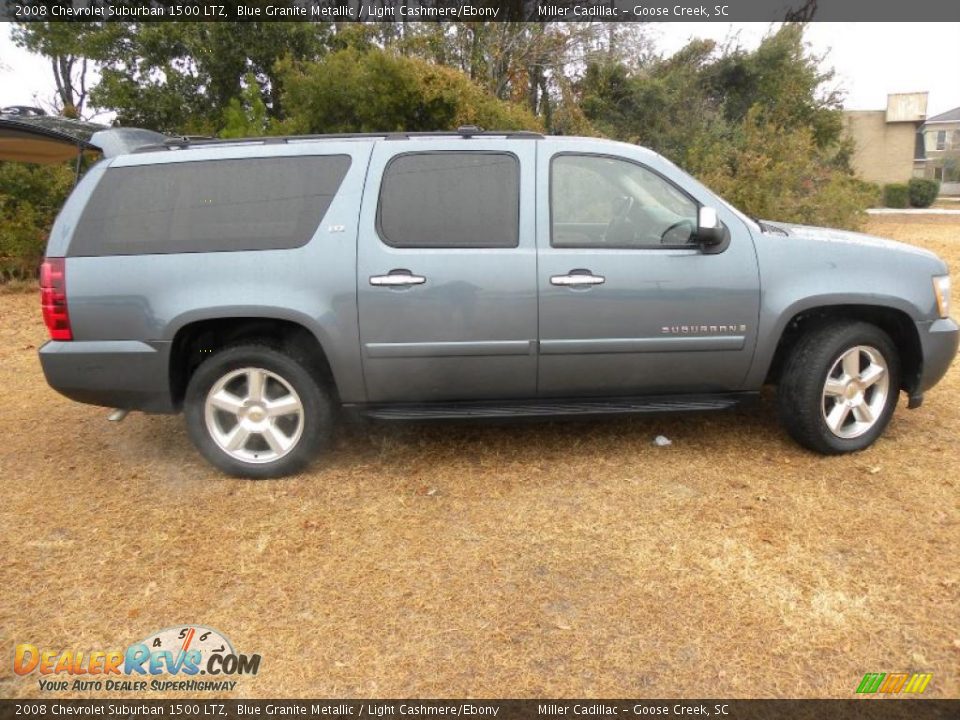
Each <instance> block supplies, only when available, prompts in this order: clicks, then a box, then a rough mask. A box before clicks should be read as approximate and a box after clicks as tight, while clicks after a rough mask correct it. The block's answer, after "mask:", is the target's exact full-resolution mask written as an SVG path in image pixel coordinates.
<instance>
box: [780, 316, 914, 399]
mask: <svg viewBox="0 0 960 720" xmlns="http://www.w3.org/2000/svg"><path fill="white" fill-rule="evenodd" d="M838 321H860V322H867V323H870V324H872V325H875V326H877V327H879V328H880V329H881V330H883V331H884V332H885V333H887V335H889V336H890V339H891V340H892V341H893V344H894V346H895V347H896V348H897V352H898V353H899V356H900V374H901V377H900V384H901V389H902V390H904V391H906V392H907V393H908V394H911V393H913V392H915V391H916V390H917V389H918V388H919V385H920V376H921V371H922V370H923V350H922V346H921V344H920V335H919V333H918V332H917V326H916V324H915V323H914V321H913V319H912V318H911V316H910V315H909V314H908V313H907V312H906V311H904V310H903V309H900V308H896V307H893V306H890V305H873V304H853V303H845V304H825V305H815V306H812V307H807V308H804V309H802V310H798V311H795V312H793V313H792V314H791V315H789V317H788V319H787V320H785V321H784V322H783V323H782V326H781V328H780V333H779V335H778V341H777V345H776V348H775V350H774V352H773V355H772V357H771V358H770V360H769V362H768V364H767V371H766V375H765V379H764V382H765V383H770V384H777V383H778V382H779V380H780V374H781V371H782V370H783V366H784V363H785V361H786V358H787V357H789V355H790V353H791V352H792V351H793V348H794V347H795V346H796V344H797V341H799V339H800V338H801V337H802V336H803V335H804V334H806V333H808V332H810V330H812V329H814V328H819V327H822V326H823V325H826V324H829V323H833V322H838Z"/></svg>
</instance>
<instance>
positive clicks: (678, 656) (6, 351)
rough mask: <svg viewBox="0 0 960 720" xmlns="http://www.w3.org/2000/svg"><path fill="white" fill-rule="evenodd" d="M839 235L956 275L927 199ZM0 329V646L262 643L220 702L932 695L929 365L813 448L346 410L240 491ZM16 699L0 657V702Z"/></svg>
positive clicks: (737, 421)
mask: <svg viewBox="0 0 960 720" xmlns="http://www.w3.org/2000/svg"><path fill="white" fill-rule="evenodd" d="M869 230H870V231H872V232H874V233H877V234H881V235H886V236H892V237H895V238H898V239H900V240H905V241H908V242H914V243H916V244H918V245H922V246H924V247H929V248H931V249H933V250H935V251H936V252H938V253H940V254H941V256H943V257H945V258H947V259H948V261H949V262H950V263H951V265H952V267H953V269H954V272H955V273H956V272H957V270H960V221H958V220H957V219H956V218H946V219H944V218H936V219H933V220H929V219H925V218H917V217H897V218H893V219H890V218H887V219H874V220H871V224H870V227H869ZM0 318H2V320H0V386H2V387H4V388H6V389H7V394H6V395H5V397H6V399H5V400H4V401H3V402H2V403H0V433H2V437H3V442H2V443H0V476H2V478H3V483H4V489H3V502H2V507H0V516H2V528H0V532H2V536H0V542H2V546H3V548H4V550H3V560H2V563H0V568H2V569H0V586H2V587H3V589H4V592H3V593H2V594H0V628H2V633H0V657H3V658H11V657H12V655H13V648H14V645H15V644H16V643H22V642H32V643H35V644H37V645H41V646H43V647H45V648H69V649H83V650H91V649H120V648H124V647H126V646H127V645H128V644H129V643H131V642H134V641H137V640H139V639H142V638H143V637H144V636H146V635H147V634H148V633H151V632H152V631H154V630H158V629H160V628H164V627H169V626H171V625H177V624H180V623H200V624H205V625H210V626H213V627H215V628H218V629H220V630H222V631H223V632H224V633H225V634H226V635H227V636H228V637H230V638H231V640H232V641H233V643H234V645H235V646H236V647H237V649H238V650H240V651H242V652H246V653H260V654H261V655H262V658H263V660H262V664H261V670H260V673H259V674H258V675H257V676H255V677H248V678H246V679H243V680H242V681H241V682H240V684H239V685H238V688H237V690H236V691H235V692H234V693H233V696H239V697H270V696H291V697H293V696H303V697H317V696H339V697H370V696H381V697H383V696H387V697H398V696H437V697H449V696H473V697H503V696H506V697H510V696H513V697H530V696H567V697H576V696H605V697H624V696H632V697H670V696H686V697H695V696H706V697H725V696H729V697H751V696H760V697H849V696H851V694H852V692H853V690H854V689H855V687H856V685H857V684H858V682H859V680H860V678H861V677H862V675H863V674H864V673H865V672H881V671H885V672H895V671H928V672H933V674H934V676H933V680H932V682H931V683H930V686H929V688H928V690H927V695H928V696H929V695H932V696H937V697H945V696H949V697H957V696H960V563H958V557H960V452H958V449H957V440H958V434H960V366H958V365H954V367H953V368H952V370H951V371H950V374H949V376H948V377H947V378H946V379H945V381H944V382H943V383H942V384H941V385H940V386H938V387H937V388H936V389H935V390H934V391H932V392H930V393H929V394H928V396H927V400H926V403H925V405H924V407H923V408H922V409H921V410H917V411H907V410H906V409H905V407H904V402H903V401H902V402H901V406H900V408H899V409H898V411H897V414H896V415H895V417H894V420H893V422H892V424H891V426H890V428H889V431H888V432H887V434H886V436H885V437H884V438H882V439H881V440H880V441H879V442H878V443H877V445H876V446H875V447H874V448H872V449H870V450H869V451H866V452H864V453H861V454H858V455H852V456H845V457H840V458H831V459H826V458H822V457H818V456H815V455H812V454H810V453H808V452H805V451H803V450H801V449H800V448H798V447H797V446H796V445H794V444H793V443H792V442H791V441H790V440H789V439H788V438H787V437H786V436H785V435H784V433H783V432H782V431H781V430H780V429H779V428H778V427H777V424H776V421H775V417H774V412H773V408H772V403H771V402H770V399H769V398H768V399H767V400H766V402H764V403H763V404H762V405H761V406H760V408H759V409H754V410H751V411H740V412H737V413H734V414H727V415H703V416H678V417H669V418H655V419H654V418H647V419H630V420H613V421H605V422H594V423H586V424H584V423H575V424H521V425H508V426H501V427H496V426H471V425H436V426H402V427H399V426H372V427H357V428H350V429H347V430H344V431H343V432H341V433H340V434H339V435H338V439H337V443H336V451H335V453H334V454H333V455H332V456H331V457H330V458H328V459H327V460H325V461H322V462H320V463H318V464H317V465H316V466H315V467H314V468H313V469H312V470H311V471H310V472H309V473H308V474H304V475H301V476H298V477H295V478H292V479H287V480H281V481H267V482H249V481H238V480H231V479H227V478H224V477H222V476H220V475H218V474H217V473H216V472H214V471H213V470H211V469H210V468H209V467H208V466H207V465H206V464H205V463H204V462H203V461H202V460H201V459H200V458H199V456H198V455H197V454H196V452H195V451H194V450H193V448H192V446H191V445H190V443H189V441H188V440H187V438H186V435H185V433H184V431H183V427H182V418H180V417H150V416H144V415H142V414H133V415H131V416H130V417H129V418H128V419H127V420H126V421H125V422H123V423H120V424H112V423H110V424H108V423H107V422H106V414H107V412H106V411H105V410H104V409H100V408H94V407H88V406H83V405H79V404H75V403H72V402H70V401H68V400H66V399H64V398H62V397H60V396H59V395H57V394H55V393H54V392H53V391H51V390H50V389H48V387H47V386H46V384H45V383H44V381H43V377H42V375H41V372H40V367H39V364H38V361H37V355H36V350H37V347H38V346H39V345H40V344H41V343H42V342H43V341H44V339H45V331H44V328H43V326H42V323H41V321H40V314H39V307H38V300H37V297H36V296H35V294H33V293H29V294H9V293H8V294H5V295H3V296H0ZM659 434H664V435H666V436H668V437H669V438H670V439H672V441H673V444H672V446H670V447H655V446H654V445H653V444H652V443H651V441H652V440H653V438H654V437H655V436H657V435H659ZM38 694H39V688H38V685H37V676H36V675H32V676H30V677H28V678H21V677H17V676H15V675H13V673H12V670H11V665H10V662H9V660H4V662H3V663H2V664H0V696H2V697H28V696H35V695H38ZM78 695H80V694H79V693H67V694H65V695H62V697H70V696H78Z"/></svg>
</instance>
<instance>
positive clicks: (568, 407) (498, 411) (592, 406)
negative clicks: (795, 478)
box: [354, 393, 758, 420]
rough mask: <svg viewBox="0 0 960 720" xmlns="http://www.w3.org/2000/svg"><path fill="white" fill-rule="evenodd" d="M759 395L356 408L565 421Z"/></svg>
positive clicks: (719, 405) (369, 412)
mask: <svg viewBox="0 0 960 720" xmlns="http://www.w3.org/2000/svg"><path fill="white" fill-rule="evenodd" d="M757 397H758V394H757V393H732V394H724V395H678V396H654V397H646V398H643V397H639V398H585V399H583V400H570V399H557V400H511V401H500V402H459V403H409V404H408V403H398V404H391V405H360V406H354V409H355V410H357V411H358V412H359V413H360V414H361V415H363V416H364V417H368V418H372V419H374V420H474V419H477V420H480V419H508V418H564V417H584V416H590V415H642V414H650V413H673V412H703V411H707V410H728V409H730V408H733V407H735V406H736V405H738V404H740V403H742V402H744V401H747V400H755V399H756V398H757Z"/></svg>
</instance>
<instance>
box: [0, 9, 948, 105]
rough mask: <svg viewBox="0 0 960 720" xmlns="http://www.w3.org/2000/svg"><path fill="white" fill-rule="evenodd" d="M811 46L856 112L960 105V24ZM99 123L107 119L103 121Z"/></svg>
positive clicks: (700, 30) (0, 65) (26, 73)
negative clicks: (908, 100)
mask: <svg viewBox="0 0 960 720" xmlns="http://www.w3.org/2000/svg"><path fill="white" fill-rule="evenodd" d="M769 29H770V24H769V23H720V22H717V23H713V22H706V23H650V24H649V25H648V32H649V33H651V34H652V36H653V38H654V40H655V43H656V47H657V48H658V49H660V50H661V51H662V52H665V53H667V54H670V53H673V52H676V51H677V50H679V49H680V48H681V47H683V46H684V45H685V44H686V43H687V41H688V40H690V39H691V38H694V37H702V38H711V39H714V40H717V41H720V42H723V41H724V40H726V39H728V38H731V37H739V40H740V43H741V44H742V45H743V46H745V47H747V48H752V47H756V45H757V44H758V43H759V42H760V40H761V38H763V36H764V35H765V34H766V33H767V32H768V31H769ZM10 30H11V25H10V23H0V107H4V106H7V105H35V104H37V103H36V101H35V99H34V98H35V96H37V95H39V97H40V99H42V100H48V99H49V98H51V97H52V96H53V94H54V84H53V76H52V74H51V71H50V67H49V65H48V64H47V62H46V61H45V60H43V59H42V58H40V57H38V56H35V55H31V54H30V53H27V52H26V51H24V50H21V49H20V48H18V47H16V46H15V45H14V44H13V42H12V40H11V39H10ZM806 38H807V42H808V43H809V44H810V46H811V49H812V50H813V52H814V53H816V54H817V55H826V60H825V63H826V65H828V66H830V67H833V68H834V70H836V73H837V76H836V79H835V80H834V84H835V85H836V86H837V87H839V88H840V89H842V90H844V91H845V94H846V101H845V107H846V108H847V109H850V110H881V109H884V108H885V107H886V97H887V93H895V92H922V91H928V92H929V93H930V95H929V100H928V106H927V115H928V116H932V115H936V114H939V113H942V112H945V111H947V110H950V109H952V108H955V107H957V106H960V73H958V72H957V67H958V65H957V59H956V52H957V51H956V48H957V39H958V38H960V23H812V24H811V25H810V27H809V29H808V30H807V35H806ZM99 119H101V120H103V119H104V117H103V116H101V117H100V118H99Z"/></svg>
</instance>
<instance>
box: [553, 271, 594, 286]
mask: <svg viewBox="0 0 960 720" xmlns="http://www.w3.org/2000/svg"><path fill="white" fill-rule="evenodd" d="M606 281H607V279H606V278H605V277H603V276H602V275H593V274H592V273H589V272H586V273H573V272H571V273H570V274H569V275H553V276H551V277H550V284H551V285H562V286H565V287H583V286H589V285H603V283H605V282H606Z"/></svg>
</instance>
